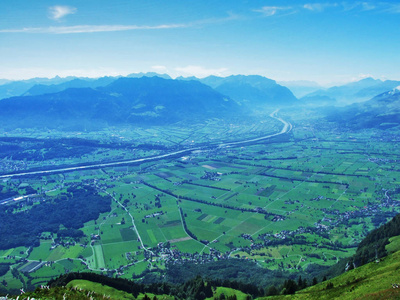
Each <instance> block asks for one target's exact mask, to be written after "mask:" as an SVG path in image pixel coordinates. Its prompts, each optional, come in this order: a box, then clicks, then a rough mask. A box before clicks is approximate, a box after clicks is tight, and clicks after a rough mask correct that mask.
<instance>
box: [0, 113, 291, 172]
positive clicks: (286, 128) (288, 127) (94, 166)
mask: <svg viewBox="0 0 400 300" xmlns="http://www.w3.org/2000/svg"><path fill="white" fill-rule="evenodd" d="M278 111H279V109H277V110H275V111H274V112H272V113H271V114H270V117H271V118H274V119H276V120H278V121H280V122H281V123H283V128H282V130H281V131H280V132H278V133H274V134H270V135H266V136H262V137H258V138H255V139H250V140H244V141H238V142H232V143H221V144H217V145H212V146H210V147H209V148H208V149H213V148H215V147H218V148H223V147H232V146H239V145H243V144H248V143H253V142H259V141H261V140H265V139H269V138H271V137H274V136H278V135H281V134H285V133H288V132H290V131H291V130H292V128H293V126H292V124H290V123H289V122H287V121H285V120H283V119H282V118H280V117H278V116H277V113H278ZM196 150H207V148H205V147H201V148H200V147H199V148H190V149H183V150H179V151H174V152H170V153H166V154H161V155H157V156H152V157H144V158H138V159H133V160H125V161H115V162H109V163H101V164H92V165H83V166H76V167H67V168H55V169H51V170H45V171H28V172H23V173H11V174H5V175H0V179H4V178H9V177H20V176H27V175H46V174H52V173H60V172H71V171H78V170H85V169H98V168H103V167H113V166H120V165H129V164H134V163H143V162H148V161H154V160H159V159H163V158H167V157H172V156H176V155H182V156H184V155H185V154H189V153H191V152H192V151H196Z"/></svg>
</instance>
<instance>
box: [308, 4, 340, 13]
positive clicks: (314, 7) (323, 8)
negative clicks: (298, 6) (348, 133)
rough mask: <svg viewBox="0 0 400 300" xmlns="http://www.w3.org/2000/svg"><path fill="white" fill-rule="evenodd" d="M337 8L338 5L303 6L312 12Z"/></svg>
mask: <svg viewBox="0 0 400 300" xmlns="http://www.w3.org/2000/svg"><path fill="white" fill-rule="evenodd" d="M337 6H338V4H337V3H307V4H304V5H303V8H305V9H308V10H311V11H315V12H322V11H324V10H325V9H326V8H329V7H337Z"/></svg>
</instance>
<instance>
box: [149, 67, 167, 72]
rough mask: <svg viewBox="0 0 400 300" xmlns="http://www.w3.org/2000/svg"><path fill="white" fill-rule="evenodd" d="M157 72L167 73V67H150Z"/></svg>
mask: <svg viewBox="0 0 400 300" xmlns="http://www.w3.org/2000/svg"><path fill="white" fill-rule="evenodd" d="M151 68H152V69H153V70H154V71H156V72H157V73H167V72H168V68H167V67H166V66H152V67H151Z"/></svg>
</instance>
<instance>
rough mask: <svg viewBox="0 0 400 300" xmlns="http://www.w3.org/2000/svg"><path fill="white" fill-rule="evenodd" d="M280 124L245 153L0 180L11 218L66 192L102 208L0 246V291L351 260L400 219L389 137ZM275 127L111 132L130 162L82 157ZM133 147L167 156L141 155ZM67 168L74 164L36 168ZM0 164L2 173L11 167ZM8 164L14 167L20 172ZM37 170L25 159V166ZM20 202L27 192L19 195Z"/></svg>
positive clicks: (313, 123)
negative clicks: (172, 269) (31, 239)
mask: <svg viewBox="0 0 400 300" xmlns="http://www.w3.org/2000/svg"><path fill="white" fill-rule="evenodd" d="M282 117H283V118H284V119H287V120H289V119H290V120H291V122H292V124H293V125H295V126H294V128H293V129H292V130H291V131H290V132H288V133H285V134H281V135H277V136H274V137H271V138H269V139H265V140H260V141H257V142H253V143H249V144H246V145H231V146H221V147H208V148H207V147H204V148H202V149H201V150H196V151H192V152H189V153H185V155H183V156H182V155H181V156H179V155H177V156H171V157H166V158H160V159H157V160H154V161H148V162H143V163H135V164H128V165H124V166H107V167H98V168H94V169H89V170H74V171H69V172H59V173H58V174H36V175H29V176H19V177H7V178H2V181H1V183H0V185H1V193H0V195H1V198H0V199H1V200H4V199H8V198H10V197H11V198H12V201H10V200H9V201H3V203H4V205H3V206H4V207H7V208H8V210H9V211H10V210H11V211H12V213H17V212H20V211H24V210H31V209H33V208H34V207H36V206H42V205H44V204H43V203H45V202H49V201H50V202H51V201H63V199H64V198H65V193H66V192H67V191H68V189H69V188H70V187H74V188H78V189H79V188H80V187H82V186H90V187H92V188H94V189H95V190H96V191H97V192H98V193H99V195H101V196H102V197H106V199H108V201H109V203H110V209H109V211H107V212H101V213H99V214H98V216H96V218H94V219H92V220H90V221H86V222H85V223H84V224H83V226H81V227H79V228H74V229H75V230H79V231H81V232H82V234H75V235H74V236H71V235H70V236H68V235H66V236H61V235H60V234H59V233H60V232H61V229H65V225H64V224H60V225H59V226H60V230H59V231H58V233H57V232H46V231H44V232H41V234H40V235H39V239H38V240H37V242H36V243H35V244H33V245H19V246H18V247H15V248H9V249H1V250H0V263H1V264H2V265H5V266H8V270H6V272H3V273H4V274H2V275H1V277H0V285H2V286H4V287H13V288H21V287H23V286H25V287H31V286H32V285H37V284H40V283H41V282H46V280H47V281H48V279H50V278H52V277H55V276H58V275H60V274H62V273H64V272H68V271H80V270H92V271H93V272H98V273H103V274H108V275H110V276H120V277H124V278H130V279H131V278H140V276H141V274H142V273H143V272H144V271H146V270H153V271H154V270H158V272H163V270H165V269H166V268H168V265H169V264H179V263H182V262H196V263H206V262H209V261H215V260H222V259H245V260H253V261H255V262H257V263H258V264H259V265H261V266H263V267H265V268H269V269H273V270H283V271H289V272H293V273H295V272H297V273H299V272H300V273H301V272H309V271H311V270H313V269H315V268H316V267H319V266H330V265H333V264H335V263H336V262H337V261H338V260H339V259H341V258H343V257H347V256H350V255H352V254H353V253H354V252H355V250H356V247H357V244H358V243H359V242H360V241H361V240H362V239H363V237H365V235H366V234H367V233H368V232H369V231H371V230H372V229H374V228H375V227H377V226H379V225H380V224H382V223H384V222H386V221H387V220H388V219H389V218H391V217H393V216H394V215H395V214H397V213H398V212H400V206H399V204H400V202H399V200H400V197H399V190H398V184H399V181H400V170H399V169H398V167H397V164H396V162H398V160H399V156H400V155H399V154H398V153H400V151H399V146H398V145H399V143H398V141H397V140H396V139H398V135H395V134H393V133H389V132H383V133H382V132H379V134H378V133H377V132H375V131H374V130H375V129H374V130H372V129H371V130H365V131H359V132H339V131H338V130H337V129H336V128H334V127H332V126H331V125H330V124H329V123H321V121H318V120H316V119H311V120H308V121H305V120H302V119H300V117H301V116H294V115H290V114H289V113H286V115H283V116H282ZM242 125H243V124H242ZM281 125H282V124H279V122H278V123H277V122H275V120H271V121H270V122H264V123H261V122H259V123H254V124H248V125H246V126H228V127H226V124H220V123H219V121H217V120H214V121H213V122H210V123H209V124H206V125H202V126H200V125H198V126H197V127H196V128H191V129H190V130H189V129H182V128H178V127H176V128H169V129H167V128H162V129H160V128H156V127H155V128H151V129H143V130H139V129H135V130H133V131H126V132H124V135H122V133H121V132H119V133H118V137H124V139H125V140H127V141H129V142H130V143H131V146H130V147H131V150H130V152H129V153H131V154H129V155H128V154H126V153H128V152H126V149H127V148H123V149H112V150H107V152H104V153H100V154H99V152H95V153H91V154H88V156H90V157H91V159H93V161H97V162H98V161H101V160H103V159H104V158H105V156H106V154H107V153H108V154H107V156H108V157H114V158H115V159H114V160H118V159H127V158H132V157H140V156H151V155H159V154H164V153H167V150H165V149H169V150H168V151H171V150H176V149H177V148H171V147H177V146H192V145H194V144H196V145H203V146H204V145H206V144H207V143H214V142H215V141H236V140H240V139H241V138H246V139H251V138H255V137H257V136H260V135H263V134H264V135H265V132H266V131H267V133H274V132H279V131H280V127H281ZM224 128H229V130H227V129H224ZM214 129H215V130H214ZM30 134H32V136H34V137H35V138H40V137H41V136H40V135H39V133H36V135H34V133H33V132H32V133H30ZM115 134H116V133H115ZM54 135H55V136H54V137H53V138H57V135H56V133H54ZM86 138H90V139H99V140H101V139H104V136H102V135H101V134H99V135H98V136H86ZM120 140H121V139H120ZM139 141H142V142H145V143H157V144H158V145H162V146H163V147H165V149H164V148H159V149H157V150H148V149H146V150H138V151H142V152H141V154H138V151H136V150H135V145H138V143H139ZM192 141H193V142H192ZM199 147H200V146H199ZM110 151H111V152H112V151H114V152H115V153H114V152H113V153H111V152H110ZM123 153H125V154H123ZM133 153H135V154H133ZM69 163H73V164H76V163H79V159H78V160H77V159H76V158H73V157H71V158H59V159H55V160H54V161H51V160H49V161H45V162H44V163H43V165H44V166H49V165H56V166H57V165H64V164H69ZM2 166H3V169H2V171H3V172H5V171H7V170H8V171H9V170H10V168H11V165H10V161H6V160H4V161H3V164H2ZM15 166H22V165H21V163H20V162H15ZM15 166H14V169H13V170H14V171H17V170H22V169H18V168H17V169H16V168H15ZM37 166H38V162H36V161H32V164H31V165H30V166H29V167H26V166H25V170H29V169H30V168H35V167H37ZM24 195H31V196H30V197H26V198H21V199H16V198H18V197H21V196H24ZM54 199H60V200H54ZM92 205H93V206H95V205H96V203H95V202H94V203H93V204H92ZM79 209H80V207H79V205H78V206H76V207H74V208H73V210H72V211H71V212H70V213H71V214H73V213H75V212H78V211H79ZM83 213H84V212H83ZM75 233H76V232H75ZM301 274H303V273H301Z"/></svg>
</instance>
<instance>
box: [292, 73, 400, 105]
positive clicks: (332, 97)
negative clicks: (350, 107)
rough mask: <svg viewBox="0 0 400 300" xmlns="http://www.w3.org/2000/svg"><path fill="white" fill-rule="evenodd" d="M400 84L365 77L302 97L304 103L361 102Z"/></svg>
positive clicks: (398, 82) (399, 82)
mask: <svg viewBox="0 0 400 300" xmlns="http://www.w3.org/2000/svg"><path fill="white" fill-rule="evenodd" d="M399 85H400V81H393V80H386V81H382V80H379V79H373V78H365V79H363V80H360V81H356V82H352V83H348V84H345V85H342V86H334V87H331V88H329V89H326V90H323V89H320V90H317V91H314V92H312V93H309V94H307V95H305V96H304V97H302V98H301V99H300V100H301V101H302V102H304V103H310V102H312V103H318V102H325V103H329V102H330V103H335V102H338V103H341V104H351V103H355V102H362V101H366V100H369V99H371V98H372V97H375V96H376V95H379V94H381V93H384V92H387V91H389V90H391V89H393V88H395V87H397V86H399Z"/></svg>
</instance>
